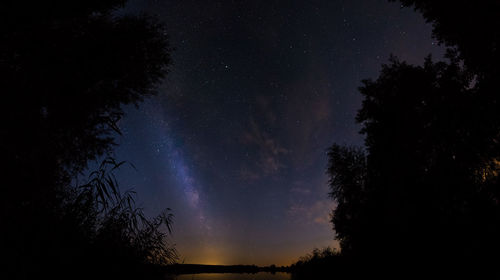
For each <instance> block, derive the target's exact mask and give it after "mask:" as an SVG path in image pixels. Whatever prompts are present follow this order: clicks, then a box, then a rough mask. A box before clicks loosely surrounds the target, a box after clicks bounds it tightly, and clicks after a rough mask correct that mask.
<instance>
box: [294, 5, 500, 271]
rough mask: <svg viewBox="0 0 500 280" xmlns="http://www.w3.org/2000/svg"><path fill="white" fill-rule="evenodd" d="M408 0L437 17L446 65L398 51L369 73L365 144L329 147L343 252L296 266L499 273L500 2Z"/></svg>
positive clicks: (364, 89) (360, 118)
mask: <svg viewBox="0 0 500 280" xmlns="http://www.w3.org/2000/svg"><path fill="white" fill-rule="evenodd" d="M401 3H402V4H403V6H410V7H414V8H415V10H416V11H418V12H421V13H422V14H423V16H424V17H425V18H426V20H427V21H428V22H430V23H432V24H433V36H434V37H435V38H436V39H437V40H439V42H440V43H441V44H444V45H446V46H447V47H448V51H447V55H446V61H443V62H434V61H433V60H432V58H431V57H430V56H429V57H428V58H426V59H425V61H424V62H423V65H422V66H416V65H410V64H408V63H406V62H404V61H400V60H398V59H397V58H395V57H391V59H390V60H389V62H388V63H387V64H385V65H383V66H382V70H381V72H380V75H379V77H378V78H377V79H376V80H364V81H362V83H363V84H362V86H361V87H360V89H359V90H360V92H361V94H362V95H363V98H364V99H363V103H362V107H361V109H360V110H359V111H358V114H357V118H356V120H357V122H358V123H360V124H361V126H362V130H361V133H362V134H363V135H364V136H365V146H364V147H345V146H340V145H337V144H334V145H332V146H331V147H330V148H329V149H328V158H329V164H328V169H327V174H328V175H329V177H330V181H329V184H330V190H331V192H330V196H331V197H332V199H334V200H335V201H336V203H337V207H336V208H335V209H334V210H333V212H332V220H331V221H332V224H333V228H334V230H335V234H336V238H337V240H338V241H339V242H340V247H341V251H340V253H338V254H330V253H328V251H327V253H326V255H325V254H323V253H319V254H313V255H314V257H310V258H309V259H308V260H306V261H301V262H298V263H297V264H295V267H303V268H304V269H309V270H314V268H313V267H314V266H317V268H318V269H323V268H325V267H326V266H328V265H330V266H331V268H330V269H329V270H328V271H330V272H332V273H334V274H335V267H336V266H339V265H338V263H341V264H342V266H344V267H345V268H344V269H340V270H337V272H338V273H340V271H343V272H346V273H347V274H353V273H360V272H361V273H366V274H370V273H373V272H375V271H379V272H380V273H381V274H382V275H383V274H384V273H385V274H386V273H390V272H395V271H397V272H405V273H430V272H431V271H434V272H433V273H438V272H439V273H442V275H451V274H453V275H462V276H463V275H464V274H465V273H470V274H469V275H476V276H477V274H478V273H494V274H498V272H497V271H496V269H495V267H496V264H497V263H498V261H500V180H499V176H498V175H499V172H500V100H499V99H500V84H499V81H500V71H499V70H498V69H499V65H500V64H499V63H500V60H499V58H500V55H499V54H500V52H499V51H500V49H499V48H498V46H499V45H500V31H499V29H498V28H497V27H498V26H499V25H500V2H498V1H493V0H490V1H482V2H481V3H476V2H474V3H473V2H472V1H449V0H444V1H431V0H414V1H405V0H402V1H401ZM464 19H467V20H464ZM316 255H317V256H316ZM327 263H329V264H327Z"/></svg>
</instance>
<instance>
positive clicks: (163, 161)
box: [115, 0, 443, 265]
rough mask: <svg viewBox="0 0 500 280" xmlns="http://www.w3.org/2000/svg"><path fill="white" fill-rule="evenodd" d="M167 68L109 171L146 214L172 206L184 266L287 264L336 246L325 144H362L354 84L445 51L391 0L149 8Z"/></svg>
mask: <svg viewBox="0 0 500 280" xmlns="http://www.w3.org/2000/svg"><path fill="white" fill-rule="evenodd" d="M120 12H122V13H141V12H147V13H151V14H154V15H157V16H158V18H159V19H160V20H161V21H162V22H164V23H165V24H166V26H167V31H168V35H169V37H170V42H171V46H172V48H173V52H172V59H173V63H172V65H171V67H170V73H169V74H168V77H167V79H166V80H165V82H164V83H163V84H162V85H161V86H160V88H159V94H158V96H156V97H153V98H150V99H148V100H146V101H145V102H144V103H142V104H141V106H140V107H139V108H138V109H136V108H135V107H130V108H127V110H126V112H127V115H126V117H125V118H124V119H123V120H122V121H121V123H120V127H121V129H122V130H123V136H121V137H120V138H119V139H118V142H119V143H120V145H119V146H118V147H117V149H116V152H115V153H116V157H117V159H119V160H126V161H128V162H130V163H132V164H133V165H134V166H135V167H136V169H137V170H134V169H133V168H130V167H122V168H121V170H120V171H119V172H118V173H117V176H118V179H119V181H120V184H121V188H122V190H127V189H130V188H134V189H135V190H136V191H137V194H138V202H139V205H140V206H141V207H143V208H145V211H146V213H147V214H148V215H154V214H157V213H159V212H160V211H161V210H162V209H164V208H167V207H168V208H171V209H172V213H173V214H174V215H175V219H174V226H173V234H172V241H173V242H174V243H175V244H176V247H177V249H178V251H179V253H180V256H181V258H180V261H181V262H182V261H184V262H185V263H202V264H256V265H270V264H273V263H274V264H276V265H289V264H291V263H292V262H293V261H296V260H297V259H298V258H299V257H300V256H301V255H304V254H306V253H308V252H310V251H311V250H312V249H313V248H315V247H324V246H333V247H337V244H336V242H335V241H334V232H333V230H332V226H331V224H330V222H329V219H330V218H329V214H330V212H331V209H332V207H334V204H333V202H331V200H330V199H329V198H328V187H327V177H326V175H325V168H326V162H327V158H326V154H325V151H326V149H327V148H328V147H329V146H330V145H331V144H332V143H334V142H336V143H339V144H347V145H362V143H363V138H362V136H361V135H359V134H358V131H359V126H358V125H356V124H355V121H354V117H355V115H356V111H357V109H358V108H359V107H360V103H361V96H360V94H359V93H358V92H357V88H358V87H359V86H360V85H361V83H360V81H361V80H362V79H365V78H376V77H377V75H378V72H379V70H380V65H381V64H382V63H384V62H387V59H388V57H389V55H390V54H391V53H392V54H394V55H396V56H398V57H400V58H401V59H403V60H407V61H408V62H411V63H415V64H421V63H422V62H423V59H424V57H425V56H426V55H427V54H429V53H432V54H433V56H434V57H435V58H437V59H439V58H441V57H442V53H443V51H442V47H439V46H437V45H436V43H435V41H434V40H433V39H432V37H431V27H430V25H428V24H426V23H425V22H424V20H423V18H422V17H421V15H420V14H418V13H415V12H414V11H413V10H411V9H401V7H400V5H399V3H388V2H387V1H386V0H372V1H361V0H354V1H353V0H350V1H347V0H346V1H246V2H243V1H227V2H218V1H194V0H184V1H166V0H165V1H148V0H134V1H131V2H130V3H129V4H128V6H127V7H126V8H125V9H124V10H123V11H120Z"/></svg>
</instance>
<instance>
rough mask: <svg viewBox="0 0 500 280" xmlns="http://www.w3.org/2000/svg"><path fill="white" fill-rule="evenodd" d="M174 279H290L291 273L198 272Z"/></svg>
mask: <svg viewBox="0 0 500 280" xmlns="http://www.w3.org/2000/svg"><path fill="white" fill-rule="evenodd" d="M175 279H176V280H290V279H291V274H290V273H285V272H276V273H275V274H272V273H270V272H259V273H253V274H252V273H200V274H183V275H179V276H177V277H176V278H175Z"/></svg>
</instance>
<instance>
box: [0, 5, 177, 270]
mask: <svg viewBox="0 0 500 280" xmlns="http://www.w3.org/2000/svg"><path fill="white" fill-rule="evenodd" d="M125 2H126V1H125V0H98V1H93V0H91V1H89V0H86V1H62V0H53V1H48V2H47V1H11V0H6V1H1V4H0V13H1V16H0V36H1V39H0V40H1V41H2V44H1V46H0V79H1V82H0V91H1V92H2V97H1V99H2V105H3V106H2V109H1V110H0V121H1V122H2V123H1V130H0V131H1V140H0V141H1V145H0V153H1V154H2V159H3V164H2V195H1V196H0V207H1V211H0V224H1V228H2V230H1V233H0V234H1V236H0V242H1V248H0V251H1V252H2V264H3V265H2V267H3V268H2V275H4V276H5V277H6V278H7V279H35V278H40V279H41V278H44V279H45V278H48V279H54V278H55V279H59V278H71V279H75V278H76V279H96V278H115V279H117V278H135V277H136V276H137V275H142V276H144V275H148V273H149V272H151V273H153V274H154V270H152V269H149V268H150V267H152V266H151V264H164V263H171V262H172V261H173V260H175V257H176V253H175V249H174V248H173V247H172V246H171V244H169V243H168V242H167V239H166V235H167V234H168V230H169V229H170V226H171V223H172V220H171V219H172V216H171V214H170V213H169V212H165V213H163V214H161V215H159V216H158V217H156V218H153V219H148V218H146V217H145V216H144V215H143V213H142V210H141V209H140V208H138V207H136V206H135V204H134V194H133V193H132V192H126V193H123V192H121V191H120V190H119V188H118V186H117V183H116V181H115V180H114V177H113V175H112V171H113V169H116V168H117V167H118V166H119V165H120V163H119V162H116V161H115V160H114V159H113V158H112V157H110V156H112V151H113V147H114V146H115V145H116V144H115V142H114V136H115V135H117V134H119V133H120V129H119V126H118V122H119V120H120V118H121V117H122V116H123V110H122V106H123V105H126V104H135V105H139V103H140V102H141V101H142V100H143V98H145V97H148V96H150V95H153V94H155V86H156V85H157V84H158V83H159V82H160V81H161V80H162V78H163V77H164V76H165V75H166V73H167V66H168V65H169V63H170V57H169V52H170V51H169V47H168V42H167V39H166V35H165V32H164V29H163V27H162V26H161V25H160V24H158V23H157V22H156V20H155V19H154V18H151V17H148V16H133V15H121V14H120V13H118V12H117V10H118V9H120V8H121V7H122V6H123V5H124V4H125ZM98 158H106V160H104V161H103V162H102V164H101V166H100V167H98V168H97V170H95V171H94V172H92V173H91V174H90V177H89V178H88V179H87V180H84V182H82V183H81V184H76V183H75V182H77V181H76V180H75V179H76V178H77V177H80V178H81V177H82V176H81V174H82V172H83V171H84V170H86V168H87V167H88V163H89V161H94V160H96V159H98Z"/></svg>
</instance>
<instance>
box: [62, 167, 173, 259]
mask: <svg viewBox="0 0 500 280" xmlns="http://www.w3.org/2000/svg"><path fill="white" fill-rule="evenodd" d="M122 164H123V162H120V163H117V162H115V160H114V159H112V158H107V159H105V160H104V161H103V162H102V164H101V166H100V167H99V169H98V170H96V171H94V172H92V173H91V174H90V180H89V183H87V184H85V185H82V186H79V187H78V189H76V190H74V192H75V196H73V197H74V199H70V201H68V202H67V205H66V207H67V208H68V211H75V209H83V211H82V213H81V214H82V216H84V217H85V215H88V213H95V214H94V215H92V216H90V218H93V219H94V220H93V222H94V225H93V226H92V227H91V228H93V229H94V230H95V236H94V239H93V240H90V242H93V243H98V244H99V243H100V244H102V245H103V246H105V247H110V244H113V243H114V244H113V245H112V246H115V247H116V248H115V249H120V248H128V252H123V253H122V256H121V257H123V254H131V257H133V258H135V259H137V261H139V262H141V263H153V264H161V265H165V264H171V263H173V262H174V261H175V260H176V259H177V253H176V251H175V248H174V247H172V246H170V244H169V243H168V240H167V237H168V236H167V233H170V232H171V230H172V228H171V226H172V218H173V215H172V214H171V213H169V211H170V209H168V208H167V209H166V210H165V211H164V212H163V213H161V214H160V215H158V216H157V217H155V218H153V219H148V218H146V217H145V215H144V213H143V210H142V209H141V208H137V207H136V206H135V200H134V194H135V193H134V192H132V191H128V192H125V193H123V194H122V193H121V192H120V190H119V188H118V184H117V182H116V179H115V178H114V175H113V173H112V171H113V170H115V169H116V168H118V167H119V166H120V165H122ZM88 205H93V209H91V210H89V209H88V208H89V207H88ZM85 218H89V217H88V216H87V217H85ZM85 227H87V228H88V226H85ZM163 227H164V228H163ZM108 249H109V248H108Z"/></svg>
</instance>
